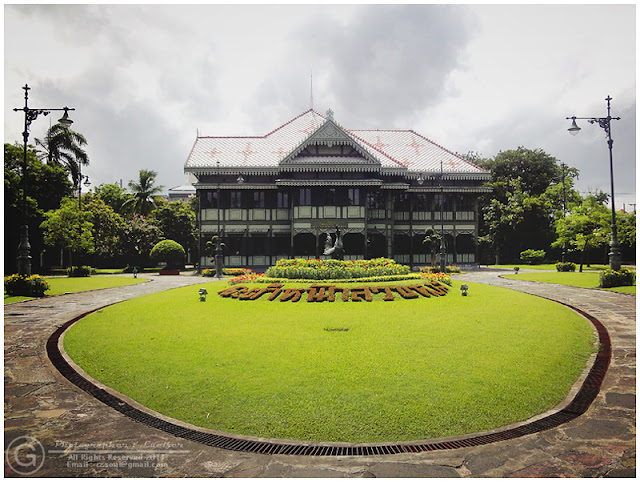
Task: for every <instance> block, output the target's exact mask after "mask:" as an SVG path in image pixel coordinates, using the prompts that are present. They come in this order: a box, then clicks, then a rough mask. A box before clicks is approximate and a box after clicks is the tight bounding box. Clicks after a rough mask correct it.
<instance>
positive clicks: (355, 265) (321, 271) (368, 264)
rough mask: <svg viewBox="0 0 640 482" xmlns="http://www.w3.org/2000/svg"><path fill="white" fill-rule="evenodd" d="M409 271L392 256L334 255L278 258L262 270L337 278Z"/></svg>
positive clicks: (280, 274) (290, 276)
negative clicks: (356, 257)
mask: <svg viewBox="0 0 640 482" xmlns="http://www.w3.org/2000/svg"><path fill="white" fill-rule="evenodd" d="M410 272H411V269H410V268H409V266H405V265H401V264H397V263H396V262H395V261H394V260H392V259H387V258H376V259H368V260H357V261H340V260H337V259H281V260H279V261H278V262H277V263H276V265H275V266H271V267H270V268H269V269H267V271H266V272H265V276H267V277H268V278H285V279H306V280H326V279H331V280H336V279H351V278H369V277H372V276H397V275H406V274H409V273H410Z"/></svg>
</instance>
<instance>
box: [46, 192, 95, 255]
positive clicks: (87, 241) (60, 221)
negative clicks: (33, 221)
mask: <svg viewBox="0 0 640 482" xmlns="http://www.w3.org/2000/svg"><path fill="white" fill-rule="evenodd" d="M44 217H45V220H44V221H43V222H42V224H41V225H40V227H41V228H42V229H43V230H44V241H45V243H46V244H48V245H49V246H58V247H60V248H64V249H68V250H69V266H70V267H72V266H73V253H76V254H78V255H79V254H80V253H81V252H85V253H93V251H94V239H93V223H92V222H91V220H92V218H93V216H92V214H91V213H90V212H88V211H84V210H83V211H81V210H80V209H79V208H78V202H77V201H75V200H73V199H70V198H65V199H63V200H62V203H61V204H60V208H59V209H55V210H51V211H47V212H46V213H44Z"/></svg>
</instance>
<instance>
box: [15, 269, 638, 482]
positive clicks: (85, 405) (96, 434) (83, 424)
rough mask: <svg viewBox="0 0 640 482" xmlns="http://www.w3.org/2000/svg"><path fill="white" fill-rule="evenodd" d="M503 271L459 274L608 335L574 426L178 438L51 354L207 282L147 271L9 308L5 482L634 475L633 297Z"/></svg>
mask: <svg viewBox="0 0 640 482" xmlns="http://www.w3.org/2000/svg"><path fill="white" fill-rule="evenodd" d="M503 273H507V272H505V271H502V272H500V271H495V270H488V269H482V270H479V271H476V272H471V273H469V274H465V275H462V276H460V278H461V279H464V280H465V281H469V282H480V283H487V284H491V285H495V286H503V287H507V288H511V289H516V290H518V291H523V292H526V293H531V294H535V295H539V296H544V297H547V298H551V299H554V300H557V301H561V302H565V303H569V304H571V305H574V306H577V307H579V308H581V309H583V310H584V311H586V312H588V313H589V314H591V315H593V316H595V317H597V318H598V319H599V320H600V321H601V322H602V323H603V324H604V325H605V326H606V327H607V329H608V331H609V334H610V336H611V340H612V347H613V352H612V360H611V364H610V366H609V370H608V372H607V375H606V377H605V380H604V383H603V386H602V390H601V392H600V394H599V395H598V397H597V399H596V400H595V402H594V403H593V405H592V406H591V407H590V409H589V410H588V411H587V413H586V414H584V415H583V416H581V417H579V418H577V419H576V420H573V421H571V422H569V423H566V424H564V425H561V426H559V427H557V428H554V429H550V430H547V431H544V432H540V433H536V434H532V435H527V436H524V437H521V438H518V439H513V440H509V441H505V442H498V443H494V444H489V445H484V446H479V447H471V448H462V449H455V450H442V451H437V452H422V453H416V454H408V453H405V454H397V455H380V456H373V457H301V456H291V455H261V454H249V453H243V452H233V451H228V450H223V449H217V448H212V447H207V446H204V445H201V444H198V443H195V442H190V441H187V440H184V439H181V438H177V437H174V436H171V435H169V434H167V433H164V432H161V431H159V430H157V429H154V428H151V427H148V426H146V425H142V424H139V423H136V422H134V421H133V420H131V419H129V418H127V417H125V416H123V415H121V414H120V413H119V412H117V411H115V410H113V409H111V408H109V407H107V406H105V405H104V404H102V403H101V402H99V401H98V400H96V399H95V398H93V397H92V396H90V395H89V394H87V393H86V392H84V391H83V390H81V389H79V388H77V387H76V386H75V385H72V384H71V383H70V382H69V381H67V380H66V379H65V378H63V377H62V376H61V375H60V374H59V373H58V372H57V370H56V369H55V368H54V367H53V366H52V365H51V363H50V361H49V360H48V358H47V355H46V350H45V345H46V341H47V339H48V338H49V336H50V335H51V334H52V333H53V331H54V330H55V329H56V328H57V327H59V326H61V325H62V324H64V323H65V322H67V321H69V320H71V319H73V318H74V317H76V316H78V315H81V314H82V313H85V312H87V311H89V310H92V309H95V308H99V307H101V306H104V305H106V304H110V303H116V302H119V301H123V300H126V299H130V298H133V297H136V296H141V295H144V294H147V293H152V292H157V291H162V290H166V289H171V288H175V287H179V286H187V285H190V284H195V283H200V282H202V281H203V278H200V277H194V276H179V277H174V276H163V277H160V276H157V275H150V276H149V279H151V280H152V281H150V282H148V283H143V284H138V285H133V286H128V287H120V288H111V289H108V290H100V291H95V292H89V293H77V294H70V295H64V296H58V297H52V298H47V299H41V300H35V301H29V302H26V303H18V304H14V305H6V306H5V310H4V312H5V454H7V453H8V454H9V456H8V457H7V456H5V475H6V476H15V475H21V474H24V475H33V476H37V477H92V476H105V477H106V476H115V477H151V476H158V477H180V476H183V477H184V476H188V477H210V476H227V477H469V476H471V477H476V476H481V477H506V476H511V477H528V476H533V477H555V476H569V477H590V476H609V477H625V476H626V477H632V476H635V386H636V373H635V368H636V366H635V354H636V342H635V339H636V335H635V296H632V295H624V294H618V293H612V292H605V291H598V290H586V289H580V288H573V287H568V286H560V285H548V284H547V285H545V284H542V283H533V282H525V281H519V280H508V279H502V278H499V276H498V275H499V274H503ZM194 296H195V294H194ZM470 296H473V291H472V290H471V291H470ZM24 442H27V444H26V445H24ZM9 446H10V450H9V451H8V452H7V447H9ZM16 446H20V450H18V451H17V452H16V450H14V449H15V447H16Z"/></svg>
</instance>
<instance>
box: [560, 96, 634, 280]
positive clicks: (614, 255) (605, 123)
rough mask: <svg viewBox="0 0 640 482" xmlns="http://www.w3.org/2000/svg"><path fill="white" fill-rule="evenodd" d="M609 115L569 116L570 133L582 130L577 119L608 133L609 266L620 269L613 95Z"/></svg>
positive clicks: (608, 100) (618, 118)
mask: <svg viewBox="0 0 640 482" xmlns="http://www.w3.org/2000/svg"><path fill="white" fill-rule="evenodd" d="M605 100H606V101H607V117H576V116H572V117H567V120H568V119H571V120H572V122H571V127H569V129H568V130H569V133H570V134H571V135H574V136H575V135H576V134H578V133H579V132H580V127H578V124H576V119H584V120H586V121H587V122H589V124H596V123H597V124H598V125H599V126H600V127H602V128H603V129H604V131H605V133H606V135H607V144H608V146H609V174H610V177H611V243H610V246H611V251H610V252H609V266H610V267H611V269H612V270H614V271H618V270H619V269H620V266H621V265H622V255H621V254H620V243H619V242H618V228H617V226H616V202H615V196H614V188H613V139H611V121H612V120H620V117H611V101H612V100H613V99H612V98H611V96H607V98H606V99H605Z"/></svg>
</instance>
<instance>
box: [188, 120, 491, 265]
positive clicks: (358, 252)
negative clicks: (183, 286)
mask: <svg viewBox="0 0 640 482" xmlns="http://www.w3.org/2000/svg"><path fill="white" fill-rule="evenodd" d="M184 170H185V173H191V174H193V176H195V178H196V179H197V182H196V183H195V184H194V185H195V188H196V193H197V196H198V198H199V200H200V248H201V251H200V252H201V253H202V258H201V263H202V266H203V267H212V266H214V260H213V258H211V257H209V256H205V255H204V253H205V251H204V246H205V243H206V241H208V240H210V239H211V237H212V236H213V235H215V234H216V233H218V231H220V235H221V236H222V241H223V242H224V243H225V250H224V254H225V260H224V262H225V266H233V267H240V266H242V267H244V266H246V267H252V268H257V269H260V268H263V267H266V266H269V265H272V264H274V263H275V262H276V261H277V260H278V259H281V258H289V257H304V258H319V257H322V253H323V249H324V244H325V238H326V236H327V233H335V231H336V228H337V227H339V229H340V231H341V232H342V233H343V234H344V249H345V259H366V258H376V257H380V256H386V257H390V258H393V259H395V260H396V261H398V262H400V263H403V264H409V265H411V266H413V267H416V266H423V265H426V264H430V262H431V254H430V253H429V252H428V249H427V248H426V245H424V244H423V243H422V240H423V239H424V233H425V230H426V229H427V228H429V227H431V228H433V229H434V230H436V231H437V232H440V231H441V230H442V229H443V230H444V233H445V241H446V253H447V254H446V257H447V258H446V260H447V264H451V263H455V264H461V265H468V264H476V263H477V260H478V248H477V236H478V202H477V198H478V196H479V195H480V194H481V193H484V192H487V191H488V190H489V188H487V187H484V183H485V182H487V181H488V180H489V179H490V173H489V172H488V171H485V170H483V169H481V168H480V167H478V166H476V165H474V164H472V163H470V162H468V161H466V160H465V159H462V158H461V157H459V156H458V155H456V154H454V153H452V152H450V151H448V150H446V149H444V148H443V147H441V146H439V145H437V144H435V143H434V142H432V141H430V140H429V139H427V138H425V137H423V136H421V135H420V134H417V133H416V132H414V131H411V130H349V129H345V128H343V127H341V126H340V125H339V124H338V123H336V121H335V120H334V119H333V114H332V112H331V111H329V112H327V114H326V115H321V114H319V113H318V112H315V111H314V110H309V111H307V112H305V113H303V114H301V115H300V116H298V117H296V118H295V119H293V120H291V121H289V122H287V123H286V124H284V125H282V126H280V127H278V128H277V129H275V130H273V131H272V132H270V133H269V134H267V135H265V136H262V137H205V136H202V137H200V136H198V138H197V139H196V142H195V144H194V146H193V149H192V150H191V153H190V154H189V157H188V159H187V161H186V163H185V166H184ZM441 211H442V212H443V216H442V218H441V216H440V213H441Z"/></svg>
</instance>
